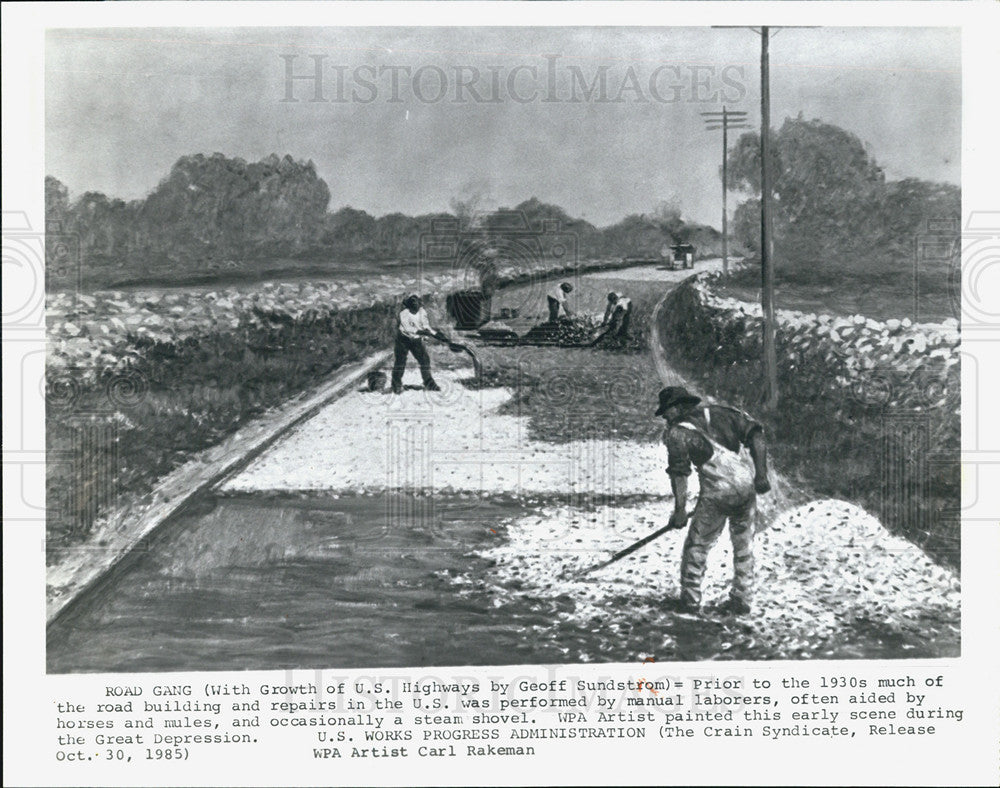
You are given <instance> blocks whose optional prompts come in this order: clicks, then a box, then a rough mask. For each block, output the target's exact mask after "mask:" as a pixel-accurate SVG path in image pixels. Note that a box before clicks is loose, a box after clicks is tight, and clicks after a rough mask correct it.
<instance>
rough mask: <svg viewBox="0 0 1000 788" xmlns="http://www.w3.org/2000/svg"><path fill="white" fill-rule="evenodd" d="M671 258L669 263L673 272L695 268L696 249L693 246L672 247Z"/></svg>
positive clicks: (676, 245)
mask: <svg viewBox="0 0 1000 788" xmlns="http://www.w3.org/2000/svg"><path fill="white" fill-rule="evenodd" d="M670 251H671V256H670V262H669V263H668V265H669V267H670V269H671V270H674V271H677V270H681V269H684V268H694V253H695V248H694V246H692V245H691V244H674V245H673V246H671V247H670Z"/></svg>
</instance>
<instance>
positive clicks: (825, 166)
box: [727, 115, 958, 275]
mask: <svg viewBox="0 0 1000 788" xmlns="http://www.w3.org/2000/svg"><path fill="white" fill-rule="evenodd" d="M772 134H773V136H772V148H771V149H772V151H773V156H772V162H771V167H772V169H771V180H772V184H773V206H774V213H773V221H774V244H775V260H776V267H777V268H778V270H779V271H781V270H784V271H785V272H786V273H791V272H792V271H796V272H799V273H802V272H803V271H804V270H806V269H814V270H816V272H817V273H822V271H823V269H828V270H827V271H826V274H827V275H830V274H833V273H834V272H835V271H836V270H841V271H842V270H843V268H844V267H845V266H849V267H852V268H858V267H861V268H862V269H865V268H867V270H868V271H869V272H870V271H871V270H872V266H873V263H877V265H875V267H882V268H885V267H887V266H891V265H893V263H892V262H891V259H892V258H896V262H895V263H894V264H895V265H897V266H898V264H899V263H900V262H901V261H900V260H899V259H898V258H899V255H900V254H902V253H903V250H904V249H906V248H912V241H913V237H914V235H913V233H914V232H916V231H917V227H918V226H919V225H920V224H921V223H922V222H924V221H925V219H926V218H927V217H928V216H930V215H932V214H934V213H939V214H940V215H954V216H957V215H958V201H957V196H958V189H957V188H956V187H951V186H948V185H945V184H930V183H928V182H925V181H917V180H913V179H911V180H907V181H900V182H897V183H887V182H886V180H885V175H884V173H883V171H882V168H881V167H879V166H878V164H877V163H876V162H875V161H874V159H872V157H871V156H870V155H869V153H868V151H867V149H866V147H865V145H864V143H863V142H862V141H861V140H860V139H859V138H858V137H857V136H855V135H854V134H852V133H850V132H849V131H846V130H844V129H842V128H839V127H837V126H834V125H832V124H829V123H824V122H823V121H820V120H804V119H803V118H802V116H801V115H800V116H799V117H798V118H794V119H792V118H789V119H786V120H785V122H784V124H783V125H782V127H781V129H780V130H778V131H777V132H772ZM759 146H760V136H759V135H758V134H757V133H756V132H749V133H747V134H743V135H741V136H740V138H739V139H738V140H737V141H736V144H735V145H734V146H733V148H732V150H731V151H730V152H729V156H728V160H727V164H728V171H729V187H730V188H731V189H734V190H736V191H743V192H747V193H749V194H750V195H752V196H751V197H750V199H748V200H746V201H745V202H743V203H742V204H741V205H740V206H739V207H738V208H737V210H736V213H735V216H734V222H733V224H734V232H735V234H736V237H737V239H738V240H739V241H740V242H742V243H743V244H744V245H745V246H747V247H748V248H749V249H752V250H754V251H759V246H760V200H759V194H760V150H759ZM907 244H909V247H908V246H907ZM907 262H909V260H907Z"/></svg>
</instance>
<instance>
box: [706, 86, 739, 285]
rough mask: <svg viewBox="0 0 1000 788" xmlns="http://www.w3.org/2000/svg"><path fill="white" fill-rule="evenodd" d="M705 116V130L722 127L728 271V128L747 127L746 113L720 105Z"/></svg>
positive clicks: (724, 265) (724, 267) (724, 253)
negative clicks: (718, 110)
mask: <svg viewBox="0 0 1000 788" xmlns="http://www.w3.org/2000/svg"><path fill="white" fill-rule="evenodd" d="M701 114H702V115H703V116H704V117H705V130H706V131H718V130H719V129H722V271H723V273H727V274H728V273H729V206H728V205H727V202H728V196H729V188H728V185H729V177H728V172H727V167H728V162H727V161H726V159H727V158H728V157H729V130H730V129H748V128H750V127H749V126H748V125H746V120H747V113H745V112H734V111H732V110H728V109H726V106H725V105H723V106H722V112H702V113H701Z"/></svg>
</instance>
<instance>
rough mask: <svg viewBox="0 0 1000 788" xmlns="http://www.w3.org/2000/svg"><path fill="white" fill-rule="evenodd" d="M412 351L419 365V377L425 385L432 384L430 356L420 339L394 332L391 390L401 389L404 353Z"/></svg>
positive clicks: (404, 367) (404, 366) (404, 361)
mask: <svg viewBox="0 0 1000 788" xmlns="http://www.w3.org/2000/svg"><path fill="white" fill-rule="evenodd" d="M407 353H412V354H413V357H414V358H415V359H416V360H417V363H418V364H419V365H420V377H422V378H423V379H424V385H425V386H431V385H433V384H434V378H433V377H431V357H430V356H429V355H427V348H425V347H424V342H423V340H422V339H419V338H416V339H411V338H410V337H408V336H406V335H404V334H396V347H395V354H396V358H395V361H394V363H393V365H392V390H393V391H402V390H403V373H404V372H405V371H406V354H407Z"/></svg>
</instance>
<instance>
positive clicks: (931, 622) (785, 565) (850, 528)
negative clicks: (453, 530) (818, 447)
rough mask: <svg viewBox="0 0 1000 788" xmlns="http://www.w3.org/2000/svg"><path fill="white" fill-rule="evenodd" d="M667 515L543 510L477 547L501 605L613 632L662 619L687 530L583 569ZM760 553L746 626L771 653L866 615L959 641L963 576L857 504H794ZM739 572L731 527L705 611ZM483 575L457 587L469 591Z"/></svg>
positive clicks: (650, 508)
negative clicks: (521, 601) (527, 602)
mask: <svg viewBox="0 0 1000 788" xmlns="http://www.w3.org/2000/svg"><path fill="white" fill-rule="evenodd" d="M670 511H671V504H670V502H667V501H663V502H656V503H647V504H641V505H638V506H635V507H631V508H612V507H598V508H596V509H594V510H592V511H582V510H580V509H575V508H567V507H546V508H543V509H542V510H540V511H539V512H538V513H537V514H532V515H530V516H528V517H523V518H520V519H517V520H514V521H511V522H509V523H507V527H506V529H505V535H506V539H505V540H504V541H503V542H501V543H498V544H496V545H495V546H491V547H490V548H488V549H486V550H484V551H481V552H480V553H479V555H480V556H481V557H483V558H485V559H488V560H491V561H493V562H495V565H494V566H493V568H492V570H491V575H490V576H489V577H488V578H486V583H487V587H488V588H489V589H490V590H491V593H493V594H494V595H495V599H496V604H497V605H498V606H500V605H503V604H507V603H509V602H511V601H513V600H514V599H515V598H516V597H522V596H525V595H527V596H533V597H538V598H541V599H553V598H566V599H570V600H572V601H573V603H574V604H573V605H572V606H571V607H570V608H569V609H567V610H565V611H563V612H560V613H559V614H558V616H559V618H560V619H562V620H563V621H571V622H573V623H576V624H579V625H583V626H601V627H603V628H605V629H607V630H608V631H609V633H614V632H615V631H616V629H618V628H620V627H621V625H622V623H623V622H627V621H628V620H630V619H634V618H636V617H640V616H652V617H653V618H654V619H655V618H656V617H658V616H660V617H662V616H666V615H667V612H666V611H668V610H669V609H670V605H669V600H671V599H674V598H676V597H677V595H678V593H679V585H678V576H679V566H680V559H681V550H682V546H683V542H684V535H685V531H669V532H667V533H666V534H664V535H662V536H661V537H659V538H658V539H656V540H654V541H653V542H651V543H650V544H648V545H647V546H645V547H644V548H642V549H641V550H640V551H638V552H636V553H634V554H633V555H631V556H628V557H627V558H624V559H622V560H620V561H618V562H617V563H615V564H612V565H611V566H609V567H606V568H604V569H601V570H598V571H596V572H592V573H590V574H589V575H586V576H583V577H580V576H579V575H578V572H579V570H581V569H583V568H586V567H589V566H592V565H593V564H596V563H599V562H600V561H602V560H605V559H606V558H608V557H610V556H611V554H612V553H614V552H615V551H617V550H620V549H622V548H623V547H625V546H627V545H629V544H631V543H632V542H634V541H636V540H638V539H639V538H641V537H643V536H645V535H646V534H648V533H651V532H652V531H654V530H656V529H657V528H659V527H661V526H662V525H663V524H665V523H666V521H667V518H668V517H669V515H670ZM754 552H755V557H756V566H757V570H756V590H755V605H754V607H755V609H754V612H753V613H752V614H751V615H750V616H748V617H746V619H744V621H745V623H746V624H747V625H749V628H750V631H751V632H752V635H753V636H754V637H755V638H757V639H758V641H763V642H766V643H768V644H769V646H770V647H772V648H773V647H780V648H781V650H782V651H784V652H785V653H788V654H792V653H795V652H796V651H797V650H808V649H809V648H810V647H811V646H812V645H813V644H816V643H818V642H823V641H824V640H825V639H827V638H830V637H831V636H833V635H834V634H835V633H836V631H837V630H838V629H841V628H843V627H845V626H849V625H852V624H856V623H862V622H863V623H868V624H876V625H879V626H882V627H885V628H887V629H889V630H891V631H896V632H899V633H902V634H910V635H915V636H918V637H919V636H923V635H926V634H927V633H928V628H929V627H931V628H935V629H936V630H937V631H938V633H940V632H941V631H945V632H947V633H948V634H951V635H953V636H954V637H955V639H956V640H957V635H958V626H959V608H960V585H959V581H958V578H957V577H956V576H955V574H954V573H953V572H951V571H950V570H948V569H944V568H942V567H940V566H938V565H936V564H934V563H933V562H932V561H931V560H930V559H929V558H928V557H927V556H926V555H925V554H924V553H923V552H922V551H921V550H920V549H919V548H917V547H915V546H914V545H912V544H910V543H909V542H907V541H905V540H903V539H900V538H898V537H895V536H893V535H891V534H889V533H888V532H887V531H886V530H885V529H884V528H883V527H882V525H881V524H880V523H879V522H878V520H877V519H875V518H874V517H872V516H871V515H870V514H868V513H867V512H865V511H864V510H862V509H860V508H858V507H857V506H854V505H852V504H849V503H846V502H844V501H836V500H821V501H813V502H811V503H807V504H803V505H801V506H796V507H793V508H790V509H786V510H785V511H784V512H782V513H781V514H779V515H778V516H777V518H776V519H775V520H774V521H773V522H772V523H770V527H769V528H767V529H766V530H764V531H762V532H760V533H758V534H757V537H756V539H755V543H754ZM731 573H732V549H731V545H730V543H729V537H728V534H725V533H724V534H723V536H722V537H721V538H720V540H719V543H718V544H717V545H716V546H715V548H714V549H713V550H712V552H711V554H710V556H709V563H708V571H707V572H706V576H705V583H704V603H705V606H706V612H705V614H704V615H705V616H706V617H708V618H712V617H713V614H712V612H711V607H712V606H713V605H714V604H717V603H720V602H722V601H724V600H725V599H726V597H727V596H728V592H729V587H730V579H731ZM478 579H479V578H478V577H477V578H473V577H472V576H471V575H470V576H465V577H460V578H456V579H455V582H457V583H458V585H459V587H462V586H464V585H467V584H470V583H472V582H474V581H475V580H478ZM715 618H716V619H717V620H718V616H717V615H715ZM665 637H666V639H667V641H668V642H667V643H666V645H669V640H670V636H669V635H666V636H665ZM723 648H725V646H723Z"/></svg>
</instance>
